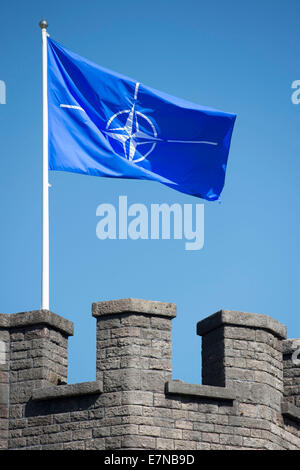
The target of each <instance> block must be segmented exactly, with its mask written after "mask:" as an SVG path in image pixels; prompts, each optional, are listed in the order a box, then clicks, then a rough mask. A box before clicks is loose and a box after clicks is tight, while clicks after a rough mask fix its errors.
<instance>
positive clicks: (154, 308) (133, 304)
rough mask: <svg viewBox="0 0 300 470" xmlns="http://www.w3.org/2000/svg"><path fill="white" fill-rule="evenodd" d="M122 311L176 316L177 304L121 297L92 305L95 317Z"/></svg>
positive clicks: (116, 313) (117, 313)
mask: <svg viewBox="0 0 300 470" xmlns="http://www.w3.org/2000/svg"><path fill="white" fill-rule="evenodd" d="M122 313H135V314H137V313H141V314H147V315H158V316H162V317H169V318H174V317H176V304H174V303H167V302H159V301H154V300H143V299H133V298H129V299H120V300H109V301H107V302H95V303H93V306H92V314H93V316H94V317H101V316H105V315H119V314H122Z"/></svg>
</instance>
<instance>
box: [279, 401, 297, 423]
mask: <svg viewBox="0 0 300 470" xmlns="http://www.w3.org/2000/svg"><path fill="white" fill-rule="evenodd" d="M281 412H282V414H283V416H286V417H287V418H290V419H291V420H293V421H297V422H298V423H300V408H299V407H298V406H295V405H293V404H292V403H290V402H288V401H284V402H283V403H282V405H281Z"/></svg>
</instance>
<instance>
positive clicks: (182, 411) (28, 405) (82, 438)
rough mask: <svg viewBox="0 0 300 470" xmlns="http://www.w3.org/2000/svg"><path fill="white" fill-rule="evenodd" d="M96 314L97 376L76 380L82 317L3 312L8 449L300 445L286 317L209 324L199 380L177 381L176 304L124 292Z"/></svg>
mask: <svg viewBox="0 0 300 470" xmlns="http://www.w3.org/2000/svg"><path fill="white" fill-rule="evenodd" d="M92 312H93V316H94V317H95V318H96V320H97V359H96V381H94V382H84V383H78V384H69V385H68V384H67V368H68V354H67V349H68V337H69V336H71V335H73V324H72V323H71V322H70V321H68V320H66V319H64V318H62V317H60V316H58V315H55V314H54V313H52V312H49V311H32V312H24V313H17V314H0V448H1V449H37V450H48V449H53V450H54V449H58V450H63V449H74V450H75V449H76V450H77V449H78V450H81V449H87V450H90V449H95V450H117V449H149V450H152V449H155V450H202V449H300V364H299V361H296V363H295V361H293V360H292V355H293V353H294V352H295V351H296V350H297V348H299V347H300V340H295V339H293V340H291V339H289V340H287V339H286V328H285V326H283V325H282V324H280V323H279V322H277V321H276V320H274V319H272V318H271V317H268V316H265V315H258V314H251V313H244V312H235V311H229V310H221V311H219V312H217V313H215V314H214V315H211V316H209V317H208V318H205V319H204V320H202V321H200V322H199V323H198V324H197V334H198V335H200V336H201V337H202V385H197V384H188V383H185V382H182V381H180V380H172V362H171V359H172V357H171V356H172V354H171V352H172V341H171V323H172V319H173V318H174V317H175V316H176V305H175V304H171V303H165V302H155V301H146V300H138V299H123V300H116V301H108V302H98V303H94V304H93V306H92ZM297 364H298V365H297Z"/></svg>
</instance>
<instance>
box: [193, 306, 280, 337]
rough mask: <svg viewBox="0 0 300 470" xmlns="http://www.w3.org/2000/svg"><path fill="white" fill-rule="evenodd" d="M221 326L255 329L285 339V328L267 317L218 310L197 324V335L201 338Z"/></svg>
mask: <svg viewBox="0 0 300 470" xmlns="http://www.w3.org/2000/svg"><path fill="white" fill-rule="evenodd" d="M221 325H232V326H239V327H248V328H256V329H262V330H266V331H269V332H271V333H273V334H274V335H275V336H277V337H278V338H280V339H285V338H286V327H285V326H284V325H282V324H281V323H279V322H278V321H276V320H274V319H273V318H272V317H269V316H267V315H261V314H256V313H246V312H238V311H234V310H220V311H219V312H217V313H214V314H213V315H211V316H210V317H207V318H204V320H201V321H199V322H198V323H197V334H198V335H199V336H203V335H205V334H207V333H208V332H209V331H212V330H215V329H216V328H219V327H220V326H221Z"/></svg>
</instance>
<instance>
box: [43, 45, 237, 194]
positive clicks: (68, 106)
mask: <svg viewBox="0 0 300 470" xmlns="http://www.w3.org/2000/svg"><path fill="white" fill-rule="evenodd" d="M235 118H236V115H235V114H231V113H225V112H222V111H218V110H215V109H210V108H207V107H204V106H199V105H197V104H193V103H190V102H188V101H184V100H182V99H179V98H175V97H173V96H170V95H167V94H166V93H162V92H160V91H157V90H154V89H152V88H149V87H147V86H144V85H142V84H141V83H139V82H137V81H135V80H132V79H130V78H128V77H125V76H123V75H120V74H118V73H115V72H112V71H110V70H107V69H105V68H103V67H100V66H98V65H96V64H94V63H92V62H90V61H89V60H87V59H85V58H83V57H80V56H79V55H77V54H75V53H73V52H71V51H70V50H68V49H66V48H65V47H62V46H61V45H60V44H58V43H57V42H56V41H53V40H52V39H50V38H48V119H49V169H50V170H58V171H68V172H75V173H82V174H85V175H93V176H103V177H108V178H134V179H145V180H152V181H157V182H160V183H162V184H164V185H166V186H169V187H171V188H173V189H175V190H177V191H180V192H182V193H185V194H190V195H192V196H196V197H200V198H203V199H207V200H216V199H219V196H220V194H221V191H222V189H223V187H224V182H225V173H226V166H227V159H228V153H229V147H230V141H231V136H232V131H233V126H234V122H235Z"/></svg>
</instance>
